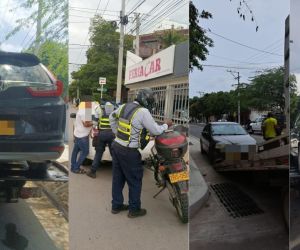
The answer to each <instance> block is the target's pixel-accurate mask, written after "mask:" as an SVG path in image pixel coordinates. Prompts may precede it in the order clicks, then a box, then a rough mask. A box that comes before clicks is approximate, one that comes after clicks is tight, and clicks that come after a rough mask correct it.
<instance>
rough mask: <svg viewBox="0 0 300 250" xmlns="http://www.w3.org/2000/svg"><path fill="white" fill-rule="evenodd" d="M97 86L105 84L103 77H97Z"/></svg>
mask: <svg viewBox="0 0 300 250" xmlns="http://www.w3.org/2000/svg"><path fill="white" fill-rule="evenodd" d="M99 84H100V85H103V84H106V78H105V77H99Z"/></svg>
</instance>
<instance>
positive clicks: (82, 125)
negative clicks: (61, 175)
mask: <svg viewBox="0 0 300 250" xmlns="http://www.w3.org/2000/svg"><path fill="white" fill-rule="evenodd" d="M90 104H91V103H90ZM86 116H87V112H86V109H81V108H79V109H78V112H77V114H76V120H75V129H74V147H73V151H72V155H71V172H73V173H75V174H84V173H85V171H84V170H83V169H82V168H81V165H82V163H83V161H84V160H85V158H86V157H87V155H88V154H89V134H90V131H91V128H92V125H93V122H92V121H89V120H88V119H87V117H86ZM78 154H79V156H78Z"/></svg>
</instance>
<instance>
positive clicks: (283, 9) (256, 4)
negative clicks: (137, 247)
mask: <svg viewBox="0 0 300 250" xmlns="http://www.w3.org/2000/svg"><path fill="white" fill-rule="evenodd" d="M292 1H298V0H292ZM193 2H194V4H195V5H196V7H198V9H199V10H200V12H201V11H202V10H203V9H204V10H206V11H209V12H211V14H212V15H213V18H212V19H209V20H203V19H201V20H200V22H201V23H200V25H201V27H203V28H205V29H206V30H208V29H210V31H211V32H213V33H215V34H217V35H219V36H217V35H215V34H212V33H210V32H207V35H208V36H209V37H210V38H212V39H213V41H214V47H213V48H209V54H210V55H209V56H208V57H207V61H205V62H203V64H205V65H222V66H226V67H233V66H234V67H240V69H234V68H232V69H230V68H221V67H208V66H207V67H204V70H203V71H200V70H196V69H194V70H193V71H192V72H191V74H190V96H191V97H192V96H199V95H202V94H203V93H210V92H217V91H229V90H232V89H234V88H236V86H235V85H234V84H236V83H237V80H235V79H234V75H235V76H236V73H234V75H232V74H231V73H229V72H227V70H232V71H239V72H240V76H241V82H245V83H247V82H249V77H251V76H254V75H256V74H258V73H259V72H261V70H262V69H264V68H270V67H273V66H279V65H283V63H284V58H283V53H284V23H285V19H286V17H287V16H288V14H289V11H290V6H289V4H290V0H272V1H261V0H245V2H246V3H247V4H248V6H249V9H250V10H251V11H252V13H253V16H254V20H255V22H256V23H255V22H252V21H251V13H250V12H249V10H247V9H246V7H244V8H243V11H244V13H246V16H245V17H246V18H245V21H244V20H243V19H242V18H240V17H239V15H238V13H237V8H238V7H239V5H240V1H239V0H231V1H218V0H210V1H205V0H197V1H196V0H194V1H193ZM242 2H243V1H242ZM298 2H299V1H298ZM298 18H299V17H298ZM298 23H299V22H298ZM256 24H257V25H258V26H259V28H258V31H257V32H256ZM220 36H223V37H225V38H227V39H231V40H233V41H235V42H238V43H241V44H243V45H246V46H249V47H252V48H255V49H259V50H263V51H267V52H270V53H274V54H278V55H273V54H269V53H263V52H260V51H256V50H253V49H249V48H246V47H245V46H240V45H238V44H236V43H233V42H230V41H228V40H225V39H224V38H221V37H220ZM245 68H247V69H245Z"/></svg>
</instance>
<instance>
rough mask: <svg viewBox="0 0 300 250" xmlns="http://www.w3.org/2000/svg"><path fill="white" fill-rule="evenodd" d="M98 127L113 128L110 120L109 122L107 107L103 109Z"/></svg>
mask: <svg viewBox="0 0 300 250" xmlns="http://www.w3.org/2000/svg"><path fill="white" fill-rule="evenodd" d="M98 127H99V128H100V130H103V129H111V127H110V122H109V115H108V114H106V112H105V109H102V116H101V118H100V119H99V124H98Z"/></svg>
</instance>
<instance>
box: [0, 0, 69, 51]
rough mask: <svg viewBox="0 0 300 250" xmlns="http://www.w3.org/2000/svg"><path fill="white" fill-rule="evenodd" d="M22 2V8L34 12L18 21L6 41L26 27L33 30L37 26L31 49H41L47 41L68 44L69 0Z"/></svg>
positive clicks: (22, 0)
mask: <svg viewBox="0 0 300 250" xmlns="http://www.w3.org/2000/svg"><path fill="white" fill-rule="evenodd" d="M20 2H21V4H20V7H21V8H24V9H26V10H32V12H31V13H30V14H29V15H28V16H27V17H24V18H19V19H17V20H16V22H17V26H16V27H15V28H14V29H13V30H12V31H11V32H9V33H8V34H7V35H6V36H5V40H8V39H9V38H10V37H12V36H13V35H15V34H16V33H18V32H19V31H20V30H22V29H23V28H25V27H27V28H31V27H32V26H33V25H36V36H35V38H34V39H33V40H32V42H31V44H30V46H29V47H35V48H39V46H40V44H41V43H43V42H45V41H46V40H54V41H64V42H65V43H66V42H67V36H68V1H67V0H20ZM11 11H12V10H11ZM36 51H37V50H36ZM36 51H35V52H36Z"/></svg>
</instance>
